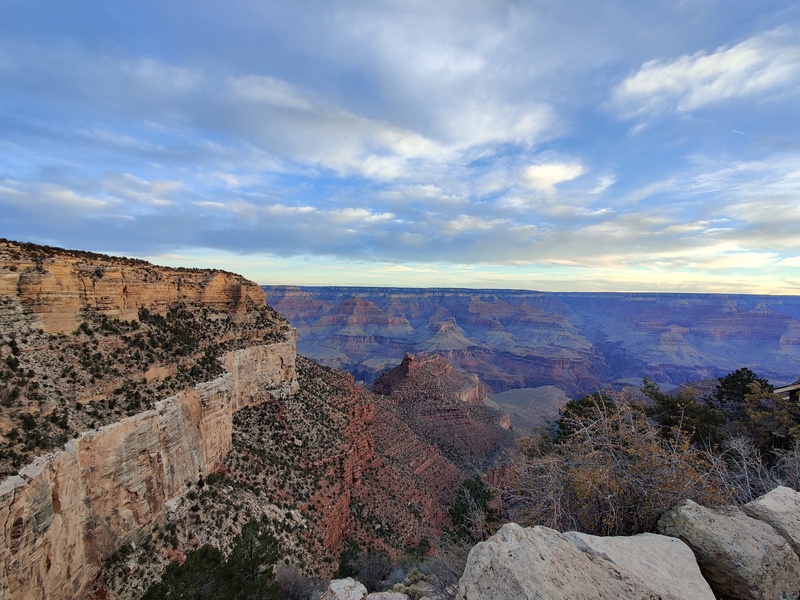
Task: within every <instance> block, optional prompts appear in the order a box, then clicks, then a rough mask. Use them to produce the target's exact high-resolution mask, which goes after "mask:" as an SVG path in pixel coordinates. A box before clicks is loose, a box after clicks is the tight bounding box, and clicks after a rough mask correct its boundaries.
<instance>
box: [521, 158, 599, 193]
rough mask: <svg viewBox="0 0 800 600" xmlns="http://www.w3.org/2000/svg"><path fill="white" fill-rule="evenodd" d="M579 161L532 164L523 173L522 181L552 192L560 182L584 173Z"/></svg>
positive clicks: (537, 188) (539, 189)
mask: <svg viewBox="0 0 800 600" xmlns="http://www.w3.org/2000/svg"><path fill="white" fill-rule="evenodd" d="M583 171H584V170H583V166H582V165H580V164H579V163H559V162H553V163H542V164H536V165H531V166H529V167H528V168H527V169H525V172H524V174H523V175H522V183H523V184H524V185H526V186H528V187H529V188H532V189H535V190H538V191H540V192H545V193H547V194H552V193H553V192H554V191H555V187H556V186H557V185H558V184H559V183H564V182H565V181H572V180H573V179H577V178H578V177H580V176H581V175H583Z"/></svg>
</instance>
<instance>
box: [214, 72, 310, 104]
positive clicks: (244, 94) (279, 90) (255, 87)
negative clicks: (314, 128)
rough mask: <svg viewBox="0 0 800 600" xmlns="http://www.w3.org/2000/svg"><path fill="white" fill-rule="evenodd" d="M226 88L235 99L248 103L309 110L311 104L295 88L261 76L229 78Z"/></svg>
mask: <svg viewBox="0 0 800 600" xmlns="http://www.w3.org/2000/svg"><path fill="white" fill-rule="evenodd" d="M225 86H226V87H227V88H228V89H229V90H230V92H231V94H232V95H233V96H234V97H237V98H239V99H241V100H244V101H246V102H255V103H264V104H269V105H272V106H276V107H281V108H294V109H301V110H309V109H311V108H312V106H311V103H310V102H309V101H308V100H307V99H306V98H305V97H304V95H303V93H302V92H301V91H300V90H298V89H297V88H296V87H295V86H293V85H290V84H289V83H286V82H285V81H281V80H279V79H275V78H273V77H264V76H261V75H246V76H244V77H228V78H226V79H225Z"/></svg>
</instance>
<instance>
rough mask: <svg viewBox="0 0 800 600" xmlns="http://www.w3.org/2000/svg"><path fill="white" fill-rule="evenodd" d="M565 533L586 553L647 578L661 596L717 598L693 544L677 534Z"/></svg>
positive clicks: (685, 599)
mask: <svg viewBox="0 0 800 600" xmlns="http://www.w3.org/2000/svg"><path fill="white" fill-rule="evenodd" d="M564 536H565V537H566V538H567V539H568V540H570V541H571V542H572V543H573V544H575V546H576V547H577V548H579V549H580V550H582V551H584V552H586V553H587V554H589V555H591V556H597V557H601V558H604V559H606V560H609V561H611V562H612V563H614V565H615V566H616V567H617V568H618V569H619V570H620V571H623V572H626V573H629V574H634V575H636V576H638V577H640V578H641V579H643V580H645V582H646V583H647V586H648V587H649V588H650V589H652V590H653V591H654V592H655V593H656V594H658V596H659V597H660V598H661V599H662V600H670V599H674V600H690V599H692V600H694V599H696V600H714V593H713V592H712V591H711V588H710V587H709V585H708V582H707V581H706V580H705V579H703V575H702V574H701V573H700V567H698V566H697V561H696V559H695V557H694V554H693V553H692V550H691V548H689V546H687V545H686V544H684V543H683V542H682V541H681V540H679V539H678V538H674V537H667V536H664V535H657V534H654V533H643V534H641V535H634V536H630V537H597V536H594V535H589V534H586V533H578V532H576V531H569V532H567V533H565V534H564Z"/></svg>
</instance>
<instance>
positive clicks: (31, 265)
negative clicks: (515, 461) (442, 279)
mask: <svg viewBox="0 0 800 600" xmlns="http://www.w3.org/2000/svg"><path fill="white" fill-rule="evenodd" d="M0 325H2V330H0V331H2V336H0V369H2V380H0V442H2V446H0V465H2V470H3V475H4V477H5V479H4V480H3V481H2V482H1V483H0V497H1V498H2V501H1V504H0V523H2V524H3V528H2V532H3V533H2V537H0V564H2V573H1V574H0V598H45V597H46V598H79V597H80V598H136V597H139V596H141V595H142V594H143V593H144V591H145V590H146V589H147V586H148V585H149V584H150V583H152V582H155V581H158V579H159V577H160V574H161V572H162V571H163V569H164V567H165V566H166V564H168V563H169V562H170V561H172V560H182V559H183V557H185V556H186V553H187V552H190V551H191V550H194V549H196V548H199V547H200V546H202V545H203V544H205V543H214V544H215V545H217V546H219V547H221V548H222V549H223V550H224V549H225V548H227V547H229V545H230V543H231V540H232V539H233V538H234V537H235V536H236V535H237V533H238V531H239V530H240V529H241V527H242V526H243V524H244V523H246V522H248V521H249V520H252V519H259V520H261V521H262V522H263V523H265V524H266V526H267V527H268V528H269V529H270V531H271V532H272V534H273V535H274V536H275V538H276V539H278V540H279V541H280V544H281V550H282V554H283V556H284V557H285V560H286V561H288V562H292V564H295V565H298V566H299V567H300V568H302V569H304V570H305V571H306V572H307V573H309V574H312V575H314V576H318V577H326V576H330V575H331V574H332V573H333V572H334V571H335V570H336V567H337V564H338V557H339V555H340V553H341V552H342V551H343V550H344V548H345V546H346V545H347V544H348V543H350V544H358V545H360V546H361V547H369V548H375V549H378V550H381V551H384V552H387V553H388V554H390V555H393V556H397V555H398V554H400V553H402V552H403V551H404V548H408V547H416V545H418V544H420V543H421V542H422V540H425V539H431V538H433V537H434V536H435V535H437V533H438V532H439V531H440V529H441V527H443V526H444V525H446V524H447V523H448V518H447V507H448V506H449V505H450V504H451V503H452V500H453V497H454V494H455V491H456V489H457V488H458V485H459V483H460V482H461V481H462V480H463V479H464V477H465V475H466V473H465V471H464V468H463V466H458V465H456V464H455V463H454V462H452V461H451V460H450V459H449V458H447V457H446V456H445V455H444V453H443V452H442V451H441V450H440V449H439V448H438V447H437V446H436V445H435V444H433V443H431V442H429V441H427V440H426V439H424V437H422V436H419V435H417V433H416V432H415V431H413V430H412V428H411V427H410V426H409V424H408V423H407V422H406V420H404V418H403V412H402V410H401V409H400V403H399V402H398V401H397V400H396V399H393V398H392V397H391V396H382V395H378V394H374V393H373V392H371V391H370V390H369V389H366V388H365V387H364V386H362V385H359V384H358V383H356V382H355V381H354V379H353V378H352V376H350V375H348V374H345V373H342V372H338V371H332V370H330V369H326V368H325V367H322V366H319V365H317V364H315V363H313V362H311V361H309V360H307V359H305V358H303V357H301V356H298V355H297V353H296V334H295V330H294V329H293V328H292V327H290V325H289V324H288V323H287V322H286V320H285V319H283V318H282V317H281V316H280V315H279V314H277V313H276V312H275V311H274V310H273V309H272V308H270V307H269V306H268V305H267V304H266V302H265V295H264V292H263V291H262V290H261V289H260V288H259V287H258V286H257V285H256V284H254V283H252V282H249V281H247V280H245V279H244V278H242V277H240V276H238V275H234V274H231V273H225V272H222V271H206V270H196V269H191V270H189V269H171V268H165V267H156V266H154V265H150V264H148V263H145V262H143V261H135V260H130V259H125V258H116V257H108V256H103V255H97V254H92V253H85V252H79V251H68V250H61V249H56V248H49V247H42V246H35V245H32V244H24V243H17V242H10V241H7V240H0ZM472 387H474V388H475V389H472ZM459 393H460V394H462V395H463V397H464V400H470V399H476V398H480V397H481V394H482V388H481V386H480V384H479V382H478V381H477V379H475V378H474V377H473V378H470V377H467V381H466V384H465V385H462V387H461V388H460V390H459ZM459 402H463V401H462V400H459ZM465 404H466V403H465ZM494 427H496V428H497V429H499V426H496V425H495V426H494Z"/></svg>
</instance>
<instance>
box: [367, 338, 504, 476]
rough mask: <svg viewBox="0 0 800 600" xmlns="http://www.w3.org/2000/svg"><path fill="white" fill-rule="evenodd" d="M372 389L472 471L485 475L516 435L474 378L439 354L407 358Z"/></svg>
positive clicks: (461, 465) (432, 440)
mask: <svg viewBox="0 0 800 600" xmlns="http://www.w3.org/2000/svg"><path fill="white" fill-rule="evenodd" d="M373 389H374V390H375V391H376V392H378V393H379V394H382V395H384V396H386V397H387V398H388V399H389V400H391V401H392V403H393V404H394V405H395V406H396V412H397V414H398V416H399V417H400V418H401V419H402V420H403V421H405V422H406V423H407V424H408V425H409V427H410V428H411V429H412V430H413V431H415V432H417V433H418V434H419V435H421V436H422V437H423V438H424V439H425V440H427V441H428V442H429V443H431V444H433V445H435V446H436V447H437V448H439V449H440V450H441V452H442V453H443V454H444V455H445V456H446V457H447V458H449V459H450V460H452V461H453V462H454V463H455V464H457V465H459V466H460V467H461V468H463V469H464V470H466V471H467V472H469V471H472V470H478V471H484V470H485V469H486V468H487V467H489V466H490V465H491V463H492V462H493V459H494V458H495V457H496V456H497V455H498V454H499V453H500V452H501V451H502V450H503V449H504V448H508V447H510V446H512V445H513V443H514V439H515V437H514V435H513V434H512V433H511V432H510V431H508V430H507V429H506V428H504V427H502V426H501V423H503V422H504V419H503V414H502V413H501V412H500V411H498V410H496V409H494V408H490V407H489V406H486V404H487V401H488V398H487V397H486V390H485V388H484V386H483V384H481V382H480V381H479V380H478V378H477V376H476V375H474V374H468V373H463V372H460V371H457V370H456V369H454V368H453V366H452V365H451V364H450V363H449V362H448V361H447V360H446V359H444V358H442V357H441V356H438V355H419V356H416V357H415V356H412V355H410V354H406V356H405V357H404V358H403V362H402V363H401V364H400V365H399V366H397V367H396V368H394V369H392V370H390V371H387V372H386V373H384V374H383V375H381V376H380V377H379V378H378V379H377V380H376V381H375V383H374V385H373Z"/></svg>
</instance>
